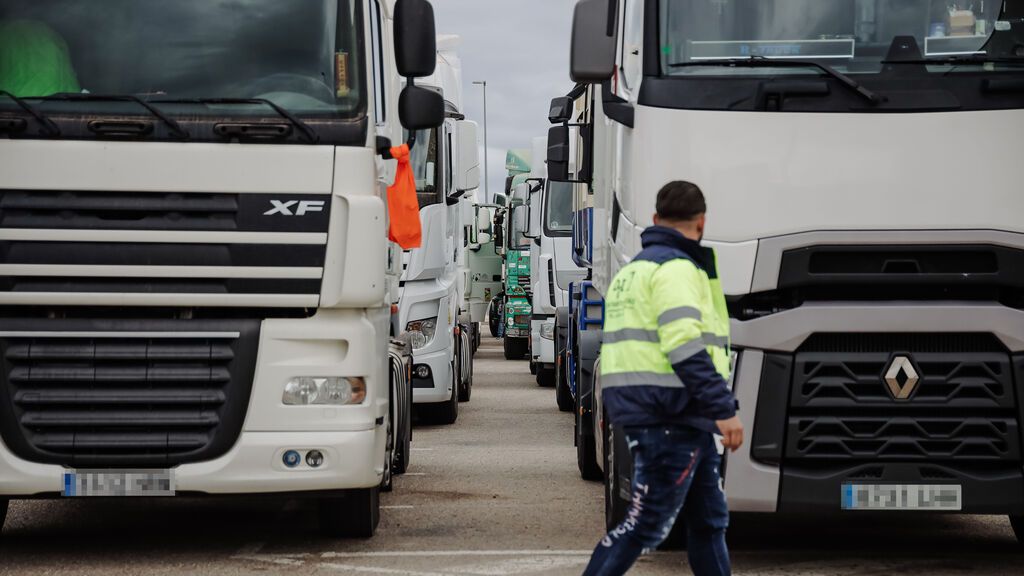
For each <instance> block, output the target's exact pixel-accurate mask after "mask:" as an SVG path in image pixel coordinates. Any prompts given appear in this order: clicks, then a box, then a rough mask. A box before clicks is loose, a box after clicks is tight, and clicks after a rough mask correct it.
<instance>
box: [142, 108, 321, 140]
mask: <svg viewBox="0 0 1024 576" xmlns="http://www.w3.org/2000/svg"><path fill="white" fill-rule="evenodd" d="M154 102H156V103H159V104H206V105H210V104H212V105H244V104H261V105H263V106H267V107H269V108H271V109H272V110H273V111H274V112H277V114H278V115H279V116H281V117H282V118H284V119H285V120H287V121H289V122H291V124H292V125H293V126H295V127H296V128H298V129H299V131H300V132H302V134H303V135H305V136H306V139H307V140H309V143H310V144H318V143H319V142H320V135H319V134H317V133H316V131H315V130H313V128H311V127H310V126H309V124H306V123H305V122H303V121H302V120H301V119H300V118H299V117H298V116H296V115H294V114H292V113H291V112H289V111H288V110H285V109H284V108H282V107H280V106H278V105H277V104H275V103H273V102H271V101H270V100H267V99H266V98H183V99H179V100H154Z"/></svg>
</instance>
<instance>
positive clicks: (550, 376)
mask: <svg viewBox="0 0 1024 576" xmlns="http://www.w3.org/2000/svg"><path fill="white" fill-rule="evenodd" d="M537 385H538V386H540V387H541V388H554V387H555V371H554V369H553V368H540V367H538V368H537Z"/></svg>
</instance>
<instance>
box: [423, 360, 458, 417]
mask: <svg viewBox="0 0 1024 576" xmlns="http://www.w3.org/2000/svg"><path fill="white" fill-rule="evenodd" d="M455 370H457V367H456V366H454V365H453V366H452V397H451V398H449V399H448V401H446V402H441V403H438V404H423V405H421V406H420V416H421V417H422V418H423V421H424V423H425V424H430V425H433V426H449V425H451V424H455V421H456V420H458V419H459V383H458V376H456V374H455Z"/></svg>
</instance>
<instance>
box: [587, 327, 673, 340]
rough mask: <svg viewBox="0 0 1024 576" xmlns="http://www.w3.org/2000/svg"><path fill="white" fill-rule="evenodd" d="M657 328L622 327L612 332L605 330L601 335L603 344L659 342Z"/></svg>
mask: <svg viewBox="0 0 1024 576" xmlns="http://www.w3.org/2000/svg"><path fill="white" fill-rule="evenodd" d="M660 341H661V340H660V338H659V337H658V331H657V330H644V329H642V328H624V329H622V330H616V331H614V332H605V333H604V334H602V336H601V342H602V343H604V344H621V343H622V342H650V343H652V344H657V343H658V342H660Z"/></svg>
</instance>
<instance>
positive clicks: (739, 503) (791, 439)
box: [724, 304, 1024, 515]
mask: <svg viewBox="0 0 1024 576" xmlns="http://www.w3.org/2000/svg"><path fill="white" fill-rule="evenodd" d="M733 328H734V329H733V336H734V338H733V341H734V346H735V348H736V349H737V351H738V352H739V357H738V362H737V369H736V371H735V373H734V375H733V382H734V391H735V393H736V396H737V398H738V400H739V402H740V407H741V413H740V415H741V418H742V419H743V421H744V425H745V426H746V428H747V430H748V431H749V439H748V442H747V443H745V444H744V446H743V447H742V448H741V450H739V451H738V452H736V453H733V454H729V456H728V458H727V461H726V464H725V466H724V468H725V487H726V490H727V493H728V496H729V504H730V509H732V510H734V511H745V512H775V511H782V512H800V513H834V512H837V511H840V510H842V506H843V490H844V486H845V485H848V484H859V485H953V486H960V488H961V491H962V506H961V508H960V510H957V512H960V513H967V514H1000V515H1003V514H1006V515H1019V514H1024V450H1022V445H1024V436H1022V426H1021V423H1022V422H1024V405H1022V403H1021V398H1022V397H1024V396H1022V393H1024V312H1021V311H1017V310H1012V309H1008V308H1005V307H1001V306H998V305H986V304H979V305H972V304H967V305H951V304H900V305H886V304H880V305H879V304H849V305H845V304H844V305H809V306H804V307H802V308H798V309H795V310H791V311H787V312H782V313H779V314H775V315H772V316H768V317H764V318H761V319H758V320H753V321H750V322H739V323H734V326H733ZM900 357H907V358H909V359H910V361H911V362H912V363H913V366H914V367H915V369H916V372H917V377H918V378H919V382H918V383H917V386H916V388H915V389H914V392H913V395H911V396H910V397H909V398H907V399H903V400H898V399H896V398H895V397H894V396H893V393H892V392H891V391H890V389H889V388H888V386H887V383H886V381H885V376H886V374H887V372H889V371H890V370H891V369H892V366H894V365H895V362H896V360H897V359H898V358H900ZM901 385H903V384H901Z"/></svg>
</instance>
